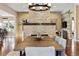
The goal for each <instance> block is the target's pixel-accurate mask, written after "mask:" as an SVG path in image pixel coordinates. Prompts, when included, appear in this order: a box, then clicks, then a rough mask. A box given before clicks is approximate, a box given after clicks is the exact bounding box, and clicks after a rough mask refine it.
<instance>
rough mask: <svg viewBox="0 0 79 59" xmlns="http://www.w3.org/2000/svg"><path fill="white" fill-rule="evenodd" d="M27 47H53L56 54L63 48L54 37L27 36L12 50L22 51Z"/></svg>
mask: <svg viewBox="0 0 79 59" xmlns="http://www.w3.org/2000/svg"><path fill="white" fill-rule="evenodd" d="M27 47H54V48H55V51H56V53H57V54H58V53H59V52H60V51H64V48H63V47H62V46H61V45H60V44H58V43H57V42H56V41H55V39H54V38H50V37H49V36H46V37H42V38H35V37H32V36H28V37H26V38H24V40H23V41H22V42H21V43H19V44H17V45H16V47H15V49H14V50H15V51H20V52H22V51H24V50H25V48H27ZM57 54H56V55H57Z"/></svg>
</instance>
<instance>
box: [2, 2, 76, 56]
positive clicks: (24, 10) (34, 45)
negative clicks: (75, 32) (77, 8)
mask: <svg viewBox="0 0 79 59" xmlns="http://www.w3.org/2000/svg"><path fill="white" fill-rule="evenodd" d="M4 5H6V6H8V7H9V8H11V9H12V10H14V11H15V12H16V18H14V19H13V18H11V19H13V20H15V21H14V23H13V24H12V25H14V27H13V28H11V29H14V31H13V32H11V34H9V33H8V34H9V37H10V36H12V37H13V39H12V38H11V40H14V41H11V40H9V43H11V42H14V43H12V45H13V47H11V48H12V49H11V50H10V51H9V52H8V53H7V54H5V53H4V54H3V55H5V56H72V55H74V53H75V52H74V49H73V50H72V19H73V17H74V4H73V3H61V4H60V3H31V4H29V3H6V4H4ZM64 7H65V8H64ZM12 22H13V21H12ZM7 23H8V22H7ZM9 25H11V24H9ZM8 27H9V26H8ZM11 31H12V30H11ZM12 33H13V35H12ZM5 40H6V38H5ZM7 40H8V39H7ZM5 46H6V44H5ZM8 46H10V45H8Z"/></svg>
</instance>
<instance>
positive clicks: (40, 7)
mask: <svg viewBox="0 0 79 59" xmlns="http://www.w3.org/2000/svg"><path fill="white" fill-rule="evenodd" d="M50 7H51V5H50V4H48V3H31V4H29V9H30V10H33V11H46V10H49V9H50Z"/></svg>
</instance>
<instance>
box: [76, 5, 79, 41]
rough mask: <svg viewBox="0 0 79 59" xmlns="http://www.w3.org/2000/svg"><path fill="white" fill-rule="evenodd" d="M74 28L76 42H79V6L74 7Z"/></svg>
mask: <svg viewBox="0 0 79 59" xmlns="http://www.w3.org/2000/svg"><path fill="white" fill-rule="evenodd" d="M76 26H77V27H76V34H77V40H79V27H78V26H79V6H77V7H76Z"/></svg>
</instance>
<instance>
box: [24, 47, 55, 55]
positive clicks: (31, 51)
mask: <svg viewBox="0 0 79 59" xmlns="http://www.w3.org/2000/svg"><path fill="white" fill-rule="evenodd" d="M25 53H26V56H55V55H56V54H55V48H54V47H27V48H25Z"/></svg>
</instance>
